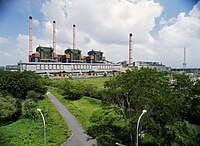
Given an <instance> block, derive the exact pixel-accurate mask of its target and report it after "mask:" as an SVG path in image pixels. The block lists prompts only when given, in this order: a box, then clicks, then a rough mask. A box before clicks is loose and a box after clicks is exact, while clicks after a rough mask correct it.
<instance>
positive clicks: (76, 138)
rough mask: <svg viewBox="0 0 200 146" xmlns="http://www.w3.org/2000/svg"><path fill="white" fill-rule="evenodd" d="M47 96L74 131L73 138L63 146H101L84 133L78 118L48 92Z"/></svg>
mask: <svg viewBox="0 0 200 146" xmlns="http://www.w3.org/2000/svg"><path fill="white" fill-rule="evenodd" d="M47 95H48V97H49V99H50V100H51V102H52V103H53V104H54V106H55V107H56V108H57V110H58V111H59V112H60V113H61V115H62V116H63V118H64V119H65V121H66V123H67V124H68V126H69V128H70V129H71V131H72V135H71V137H70V138H69V139H68V140H67V141H66V142H64V143H63V144H62V146H101V145H100V144H99V143H98V142H97V141H96V140H95V139H91V137H90V136H89V135H87V134H85V133H84V130H83V128H82V127H81V125H80V124H79V123H78V121H77V120H76V118H75V117H74V116H73V115H72V114H71V113H70V112H69V111H68V110H67V109H66V108H65V106H64V105H63V104H62V103H60V101H58V99H57V98H56V97H55V96H54V95H53V94H51V93H50V92H47Z"/></svg>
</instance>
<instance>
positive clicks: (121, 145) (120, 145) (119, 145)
mask: <svg viewBox="0 0 200 146" xmlns="http://www.w3.org/2000/svg"><path fill="white" fill-rule="evenodd" d="M115 144H116V145H118V146H126V145H123V144H121V143H118V142H116V143H115Z"/></svg>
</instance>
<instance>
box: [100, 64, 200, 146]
mask: <svg viewBox="0 0 200 146" xmlns="http://www.w3.org/2000/svg"><path fill="white" fill-rule="evenodd" d="M193 86H194V82H193V81H191V80H190V78H189V77H188V76H186V75H184V74H175V75H172V74H169V73H167V72H162V71H158V70H156V69H149V68H142V69H140V70H127V71H126V73H122V74H120V75H119V76H117V77H116V78H113V79H111V80H110V81H107V82H105V92H104V93H105V94H104V98H103V101H104V103H105V104H107V105H113V106H114V107H116V109H117V111H118V112H119V113H120V114H121V115H122V116H123V118H124V119H125V120H126V121H127V122H128V123H129V124H128V126H129V129H131V130H130V132H129V136H130V139H131V142H130V143H129V144H131V145H134V144H135V139H136V124H137V120H138V117H139V116H140V114H141V113H142V110H144V109H145V110H147V111H148V112H147V114H145V115H144V116H143V118H142V120H141V123H142V124H141V125H140V129H139V131H140V134H141V132H142V133H144V137H143V138H141V139H140V140H141V142H143V145H148V144H152V145H174V144H179V145H182V144H184V145H191V143H193V144H194V145H195V144H197V142H196V140H195V138H196V136H197V133H196V132H195V131H194V130H193V129H191V127H190V126H189V124H187V122H185V119H187V116H188V111H189V109H191V105H192V99H193V98H192V96H193V90H194V88H193ZM183 129H184V130H183ZM145 135H146V136H145ZM186 135H190V136H189V137H186ZM171 136H175V138H173V139H172V137H171ZM178 137H181V138H178ZM184 138H186V139H187V141H185V140H184ZM183 141H185V142H184V143H183ZM145 142H146V143H145ZM125 144H126V143H125ZM129 144H128V145H129Z"/></svg>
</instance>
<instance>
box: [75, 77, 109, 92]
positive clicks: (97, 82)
mask: <svg viewBox="0 0 200 146" xmlns="http://www.w3.org/2000/svg"><path fill="white" fill-rule="evenodd" d="M111 78H113V77H90V78H74V79H73V80H72V81H77V82H81V83H84V84H92V85H94V86H96V87H97V88H98V89H103V88H104V82H105V81H109V80H110V79H111Z"/></svg>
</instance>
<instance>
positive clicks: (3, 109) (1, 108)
mask: <svg viewBox="0 0 200 146" xmlns="http://www.w3.org/2000/svg"><path fill="white" fill-rule="evenodd" d="M17 112H18V108H17V101H16V99H15V98H13V97H12V96H5V97H3V95H2V94H0V124H6V123H8V122H9V121H12V120H14V119H16V118H15V117H16V116H17Z"/></svg>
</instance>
